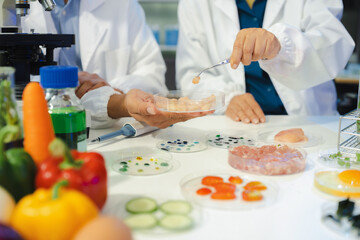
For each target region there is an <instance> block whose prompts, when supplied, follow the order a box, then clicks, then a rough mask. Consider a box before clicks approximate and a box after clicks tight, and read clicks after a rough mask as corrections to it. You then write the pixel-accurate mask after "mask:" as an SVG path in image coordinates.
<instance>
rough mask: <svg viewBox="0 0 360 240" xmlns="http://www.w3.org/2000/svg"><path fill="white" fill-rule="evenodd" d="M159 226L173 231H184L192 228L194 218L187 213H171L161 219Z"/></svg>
mask: <svg viewBox="0 0 360 240" xmlns="http://www.w3.org/2000/svg"><path fill="white" fill-rule="evenodd" d="M159 226H160V227H163V228H165V229H168V230H172V231H182V230H187V229H190V228H191V227H192V226H193V220H192V219H191V218H190V217H189V216H186V215H182V214H169V215H165V216H164V217H163V218H162V219H160V221H159Z"/></svg>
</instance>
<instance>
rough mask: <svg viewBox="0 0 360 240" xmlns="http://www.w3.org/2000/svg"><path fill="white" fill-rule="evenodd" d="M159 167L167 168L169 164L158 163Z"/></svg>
mask: <svg viewBox="0 0 360 240" xmlns="http://www.w3.org/2000/svg"><path fill="white" fill-rule="evenodd" d="M160 166H162V167H167V166H169V164H168V163H166V162H162V163H160Z"/></svg>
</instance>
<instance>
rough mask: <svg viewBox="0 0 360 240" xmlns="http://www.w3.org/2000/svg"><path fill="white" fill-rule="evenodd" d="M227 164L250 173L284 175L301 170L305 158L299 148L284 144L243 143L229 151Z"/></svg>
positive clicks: (303, 166)
mask: <svg viewBox="0 0 360 240" xmlns="http://www.w3.org/2000/svg"><path fill="white" fill-rule="evenodd" d="M229 164H230V165H231V166H232V167H234V168H236V169H239V170H242V171H246V172H251V173H258V174H264V175H285V174H292V173H297V172H301V171H303V170H304V169H305V164H306V158H305V156H304V155H303V154H302V153H301V152H300V151H299V150H297V149H295V148H290V147H288V146H286V145H280V146H276V145H264V146H262V147H251V146H245V145H243V146H238V147H235V148H233V149H231V150H230V151H229Z"/></svg>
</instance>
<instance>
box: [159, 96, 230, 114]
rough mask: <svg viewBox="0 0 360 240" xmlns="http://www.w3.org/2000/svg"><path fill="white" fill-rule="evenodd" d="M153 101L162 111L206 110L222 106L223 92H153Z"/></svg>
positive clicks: (185, 111) (189, 111)
mask: <svg viewBox="0 0 360 240" xmlns="http://www.w3.org/2000/svg"><path fill="white" fill-rule="evenodd" d="M154 103H155V106H156V108H157V109H158V110H160V111H163V112H175V113H194V112H207V111H213V110H217V109H219V108H222V107H224V104H225V94H224V93H223V92H220V91H201V92H200V91H181V90H171V91H169V92H168V93H167V94H155V95H154Z"/></svg>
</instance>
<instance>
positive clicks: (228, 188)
mask: <svg viewBox="0 0 360 240" xmlns="http://www.w3.org/2000/svg"><path fill="white" fill-rule="evenodd" d="M213 187H214V188H215V190H216V192H230V193H234V192H235V190H236V186H235V184H232V183H224V182H223V183H217V184H215V185H213Z"/></svg>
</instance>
